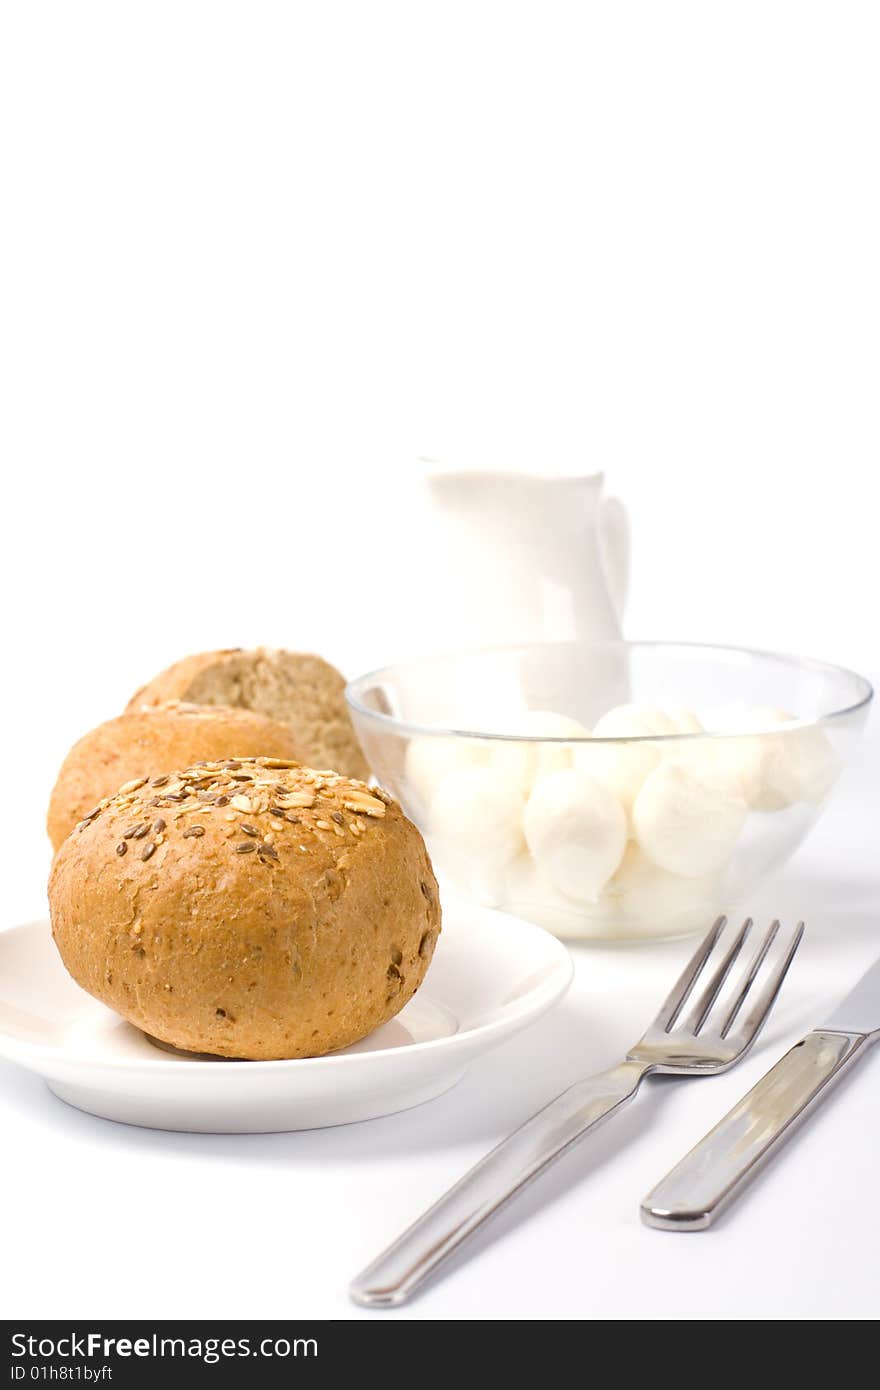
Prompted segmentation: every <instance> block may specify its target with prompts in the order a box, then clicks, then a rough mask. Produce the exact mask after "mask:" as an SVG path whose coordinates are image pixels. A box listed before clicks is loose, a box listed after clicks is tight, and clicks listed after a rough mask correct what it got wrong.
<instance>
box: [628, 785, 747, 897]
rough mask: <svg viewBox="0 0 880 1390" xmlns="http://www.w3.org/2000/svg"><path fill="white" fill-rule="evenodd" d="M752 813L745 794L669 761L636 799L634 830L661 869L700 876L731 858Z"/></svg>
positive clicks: (685, 875) (644, 786)
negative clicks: (707, 780)
mask: <svg viewBox="0 0 880 1390" xmlns="http://www.w3.org/2000/svg"><path fill="white" fill-rule="evenodd" d="M747 811H748V807H747V806H746V803H745V801H744V800H743V798H742V797H741V796H736V795H732V794H731V793H730V792H729V791H727V790H725V789H724V788H723V787H719V786H711V785H709V784H708V783H706V782H703V781H700V780H698V779H697V778H696V777H694V776H693V774H692V773H691V772H689V771H688V769H687V768H685V767H683V766H682V765H681V764H680V763H677V762H674V761H672V760H671V759H664V760H663V762H661V763H659V764H658V766H657V767H656V768H655V769H654V771H653V772H651V773H650V774H649V775H648V777H646V779H645V782H644V784H643V786H642V789H641V791H640V792H639V794H638V796H637V797H636V800H635V804H634V806H633V815H632V819H633V829H634V831H635V838H636V840H637V841H638V843H639V845H640V846H641V848H642V849H643V850H644V852H645V854H646V855H647V856H648V858H649V859H650V860H651V861H652V862H653V863H654V864H656V865H658V866H659V868H661V869H668V871H669V872H670V873H672V874H681V875H682V876H683V877H685V878H699V877H701V876H702V875H703V874H709V873H712V872H713V871H714V870H715V869H720V868H721V866H722V865H723V864H724V863H726V861H727V860H728V859H729V858H730V855H731V854H732V852H733V848H734V846H735V844H736V841H737V837H738V835H739V833H740V831H741V830H742V827H743V823H744V821H745V818H746V813H747Z"/></svg>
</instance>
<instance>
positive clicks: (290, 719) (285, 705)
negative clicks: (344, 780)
mask: <svg viewBox="0 0 880 1390" xmlns="http://www.w3.org/2000/svg"><path fill="white" fill-rule="evenodd" d="M165 700H188V701H193V702H195V703H196V704H206V705H216V704H222V705H232V706H235V707H236V708H239V709H253V710H257V711H259V712H260V713H262V714H266V715H269V716H270V717H271V718H273V719H280V720H283V721H284V722H285V723H287V724H289V725H290V728H291V729H292V730H293V735H294V738H295V739H296V744H297V747H298V748H299V749H300V753H301V757H302V760H303V762H306V763H308V764H309V765H310V766H311V767H326V768H333V769H334V771H336V772H341V773H343V774H344V775H345V776H346V777H357V778H359V779H366V778H368V777H369V775H370V773H369V767H368V765H367V761H366V759H365V757H364V754H363V750H362V749H361V746H360V744H359V743H358V740H357V735H356V734H355V732H354V728H353V727H352V723H351V719H350V717H349V713H348V707H347V706H346V703H345V678H344V676H342V675H341V674H340V673H339V671H337V670H336V668H335V666H331V665H330V663H329V662H328V661H325V660H324V659H323V657H320V656H314V655H312V654H311V653H306V652H288V651H280V650H271V649H269V648H265V647H257V648H254V649H253V650H251V651H245V650H243V649H242V648H240V647H236V648H227V649H226V650H223V651H216V652H201V653H199V654H197V655H195V656H187V657H184V659H183V660H182V661H178V662H176V663H175V664H174V665H173V666H169V667H168V668H167V669H166V670H164V671H161V672H160V673H159V675H158V676H156V677H155V678H154V679H153V680H151V681H150V682H149V683H148V684H147V685H144V686H141V688H140V690H138V691H137V693H136V694H135V695H133V696H132V698H131V700H130V701H129V703H128V706H127V708H128V709H129V710H133V709H134V710H137V709H143V708H147V707H150V706H152V705H155V704H161V703H162V702H163V701H165Z"/></svg>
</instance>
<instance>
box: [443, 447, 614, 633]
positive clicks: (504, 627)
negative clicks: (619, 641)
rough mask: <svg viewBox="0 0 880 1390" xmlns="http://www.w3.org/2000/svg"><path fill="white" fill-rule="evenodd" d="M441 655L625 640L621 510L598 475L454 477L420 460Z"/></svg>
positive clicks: (454, 473)
mask: <svg viewBox="0 0 880 1390" xmlns="http://www.w3.org/2000/svg"><path fill="white" fill-rule="evenodd" d="M421 462H422V468H423V469H424V473H423V480H424V486H425V489H426V492H427V502H428V506H429V528H430V568H431V570H432V571H433V573H434V576H435V579H436V583H435V584H434V586H433V587H434V593H435V596H436V597H435V602H434V605H433V611H432V626H433V630H434V645H435V649H442V648H443V647H446V648H450V649H451V648H455V647H480V646H504V645H509V644H515V643H521V642H560V641H573V640H577V641H584V642H600V641H607V640H613V639H615V638H619V637H620V636H621V619H622V615H623V606H624V602H625V599H626V590H627V580H628V575H629V526H628V522H627V516H626V512H625V510H624V508H623V506H622V504H621V503H620V502H619V501H618V500H617V499H616V498H613V497H605V496H603V482H604V478H603V475H602V474H601V473H593V474H590V475H587V476H584V477H572V476H566V477H552V476H550V477H548V476H541V475H540V474H537V473H535V474H532V473H523V472H511V473H507V472H494V471H493V472H489V471H471V470H468V471H454V470H450V469H447V468H445V467H443V466H442V465H440V464H438V463H436V462H435V461H433V460H427V459H426V460H422V461H421Z"/></svg>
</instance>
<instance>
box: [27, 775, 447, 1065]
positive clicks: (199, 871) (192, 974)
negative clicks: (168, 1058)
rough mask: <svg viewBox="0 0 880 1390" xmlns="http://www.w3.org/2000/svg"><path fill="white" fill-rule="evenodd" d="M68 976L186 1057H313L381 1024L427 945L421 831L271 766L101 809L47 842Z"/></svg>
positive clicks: (335, 780)
mask: <svg viewBox="0 0 880 1390" xmlns="http://www.w3.org/2000/svg"><path fill="white" fill-rule="evenodd" d="M49 904H50V908H51V914H52V934H53V937H54V939H55V942H56V945H57V946H58V950H59V951H60V953H61V957H62V959H63V961H64V964H65V965H66V966H67V969H68V970H69V971H70V973H71V975H72V976H73V978H74V979H75V980H76V981H77V982H78V983H79V984H80V985H82V987H83V989H86V990H88V992H89V993H90V994H93V995H94V996H95V997H96V998H97V999H100V1000H102V1001H103V1002H104V1003H105V1004H108V1005H109V1006H110V1008H111V1009H115V1010H116V1011H117V1013H120V1014H122V1016H123V1017H124V1018H126V1019H128V1020H129V1021H130V1022H131V1023H133V1024H135V1025H136V1027H138V1028H141V1029H143V1030H144V1031H145V1032H147V1033H149V1034H150V1035H152V1037H154V1038H158V1039H159V1040H160V1041H162V1042H165V1043H170V1044H172V1045H173V1046H175V1047H179V1048H184V1049H186V1050H187V1051H191V1052H205V1053H214V1054H217V1055H219V1056H222V1057H241V1058H252V1059H257V1058H262V1059H266V1058H281V1057H315V1056H319V1055H320V1054H322V1053H325V1052H332V1051H334V1050H335V1049H336V1048H340V1047H345V1046H347V1045H348V1044H349V1043H353V1042H356V1041H357V1040H358V1039H359V1038H362V1037H364V1036H365V1035H366V1034H367V1033H370V1032H372V1031H373V1029H374V1028H377V1027H378V1026H379V1025H380V1024H381V1023H385V1022H386V1021H387V1020H388V1019H390V1018H392V1017H393V1016H394V1015H395V1014H396V1013H398V1011H399V1010H400V1009H401V1008H402V1007H403V1005H404V1004H405V1003H406V1002H407V1000H408V999H410V998H411V997H412V995H413V994H414V993H415V991H416V990H417V989H418V987H419V985H420V984H421V982H422V980H423V978H424V975H425V971H426V970H427V968H428V965H429V963H430V960H431V956H432V954H433V951H434V945H435V942H436V940H437V936H438V934H439V932H440V903H439V897H438V893H437V883H436V880H435V878H434V874H433V871H432V869H431V863H430V860H429V858H428V855H427V851H426V850H425V845H424V842H423V840H422V837H421V835H420V834H419V832H418V830H417V829H416V828H415V826H414V825H413V824H412V823H411V822H410V821H408V820H407V819H406V817H405V816H404V814H403V812H402V811H401V810H400V807H399V806H398V805H397V804H396V803H395V802H394V801H392V800H391V798H390V797H389V796H387V794H386V793H384V792H381V793H376V794H373V793H371V792H370V791H369V790H368V789H367V787H366V786H365V784H364V783H363V782H357V781H352V780H349V779H348V778H344V777H339V776H336V775H334V774H332V773H319V772H313V771H310V770H309V769H307V768H299V767H296V766H295V765H294V764H292V763H290V762H284V761H282V760H280V759H273V758H256V759H252V758H251V759H232V760H227V761H226V762H224V763H220V762H211V763H208V764H202V765H200V766H198V767H193V768H190V769H189V770H188V771H186V772H178V773H174V774H173V775H172V776H171V777H170V778H169V780H168V781H167V782H166V783H164V785H163V786H162V787H161V788H160V789H159V790H158V791H156V789H155V788H154V787H153V786H151V785H150V784H149V783H146V784H144V785H142V786H139V787H136V788H132V789H131V790H130V791H126V792H121V793H119V794H118V795H116V796H114V797H111V798H110V799H109V800H105V801H102V802H101V804H100V805H99V806H97V807H96V808H95V809H94V811H93V812H92V814H91V815H90V816H88V817H87V818H86V820H85V822H83V823H82V824H81V826H80V828H79V830H78V831H76V832H75V833H74V834H73V835H70V836H69V837H68V838H67V839H66V840H65V842H64V844H63V845H62V846H61V849H60V850H59V852H58V855H57V856H56V859H55V863H54V865H53V868H52V875H51V879H50V883H49Z"/></svg>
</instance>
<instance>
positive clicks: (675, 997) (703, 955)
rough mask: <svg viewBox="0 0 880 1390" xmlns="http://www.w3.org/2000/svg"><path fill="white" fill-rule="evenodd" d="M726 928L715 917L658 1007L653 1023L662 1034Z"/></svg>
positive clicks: (724, 924)
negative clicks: (660, 1029)
mask: <svg viewBox="0 0 880 1390" xmlns="http://www.w3.org/2000/svg"><path fill="white" fill-rule="evenodd" d="M726 926H727V918H726V917H716V919H715V921H714V923H713V925H712V928H711V930H710V931H709V932H708V933H707V934H706V936H704V937H703V940H702V941H701V942H700V944H699V946H698V947H697V949H696V951H694V954H693V955H692V956H691V958H690V960H689V961H688V963H687V965H686V966H685V968H684V970H683V971H682V972H681V974H680V975H679V977H678V979H677V980H676V982H675V984H674V985H673V986H672V989H671V990H670V992H669V994H668V995H667V996H666V998H665V999H664V1001H663V1003H662V1004H661V1005H660V1009H659V1011H658V1014H657V1017H656V1019H655V1020H654V1023H655V1026H656V1027H657V1028H662V1029H663V1031H664V1033H668V1032H669V1030H670V1028H671V1027H672V1025H673V1023H674V1022H675V1020H676V1019H677V1018H678V1015H679V1014H680V1013H681V1011H682V1009H683V1008H684V1005H685V1002H686V1000H687V997H688V995H689V994H690V992H691V990H692V989H693V987H694V985H695V984H696V981H697V977H698V976H699V974H700V971H701V970H702V969H703V966H704V965H705V964H706V961H707V960H708V958H709V956H710V955H711V954H712V952H713V950H714V949H715V943H716V941H717V940H718V938H719V936H720V935H721V933H722V932H723V930H724V928H725V927H726Z"/></svg>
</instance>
